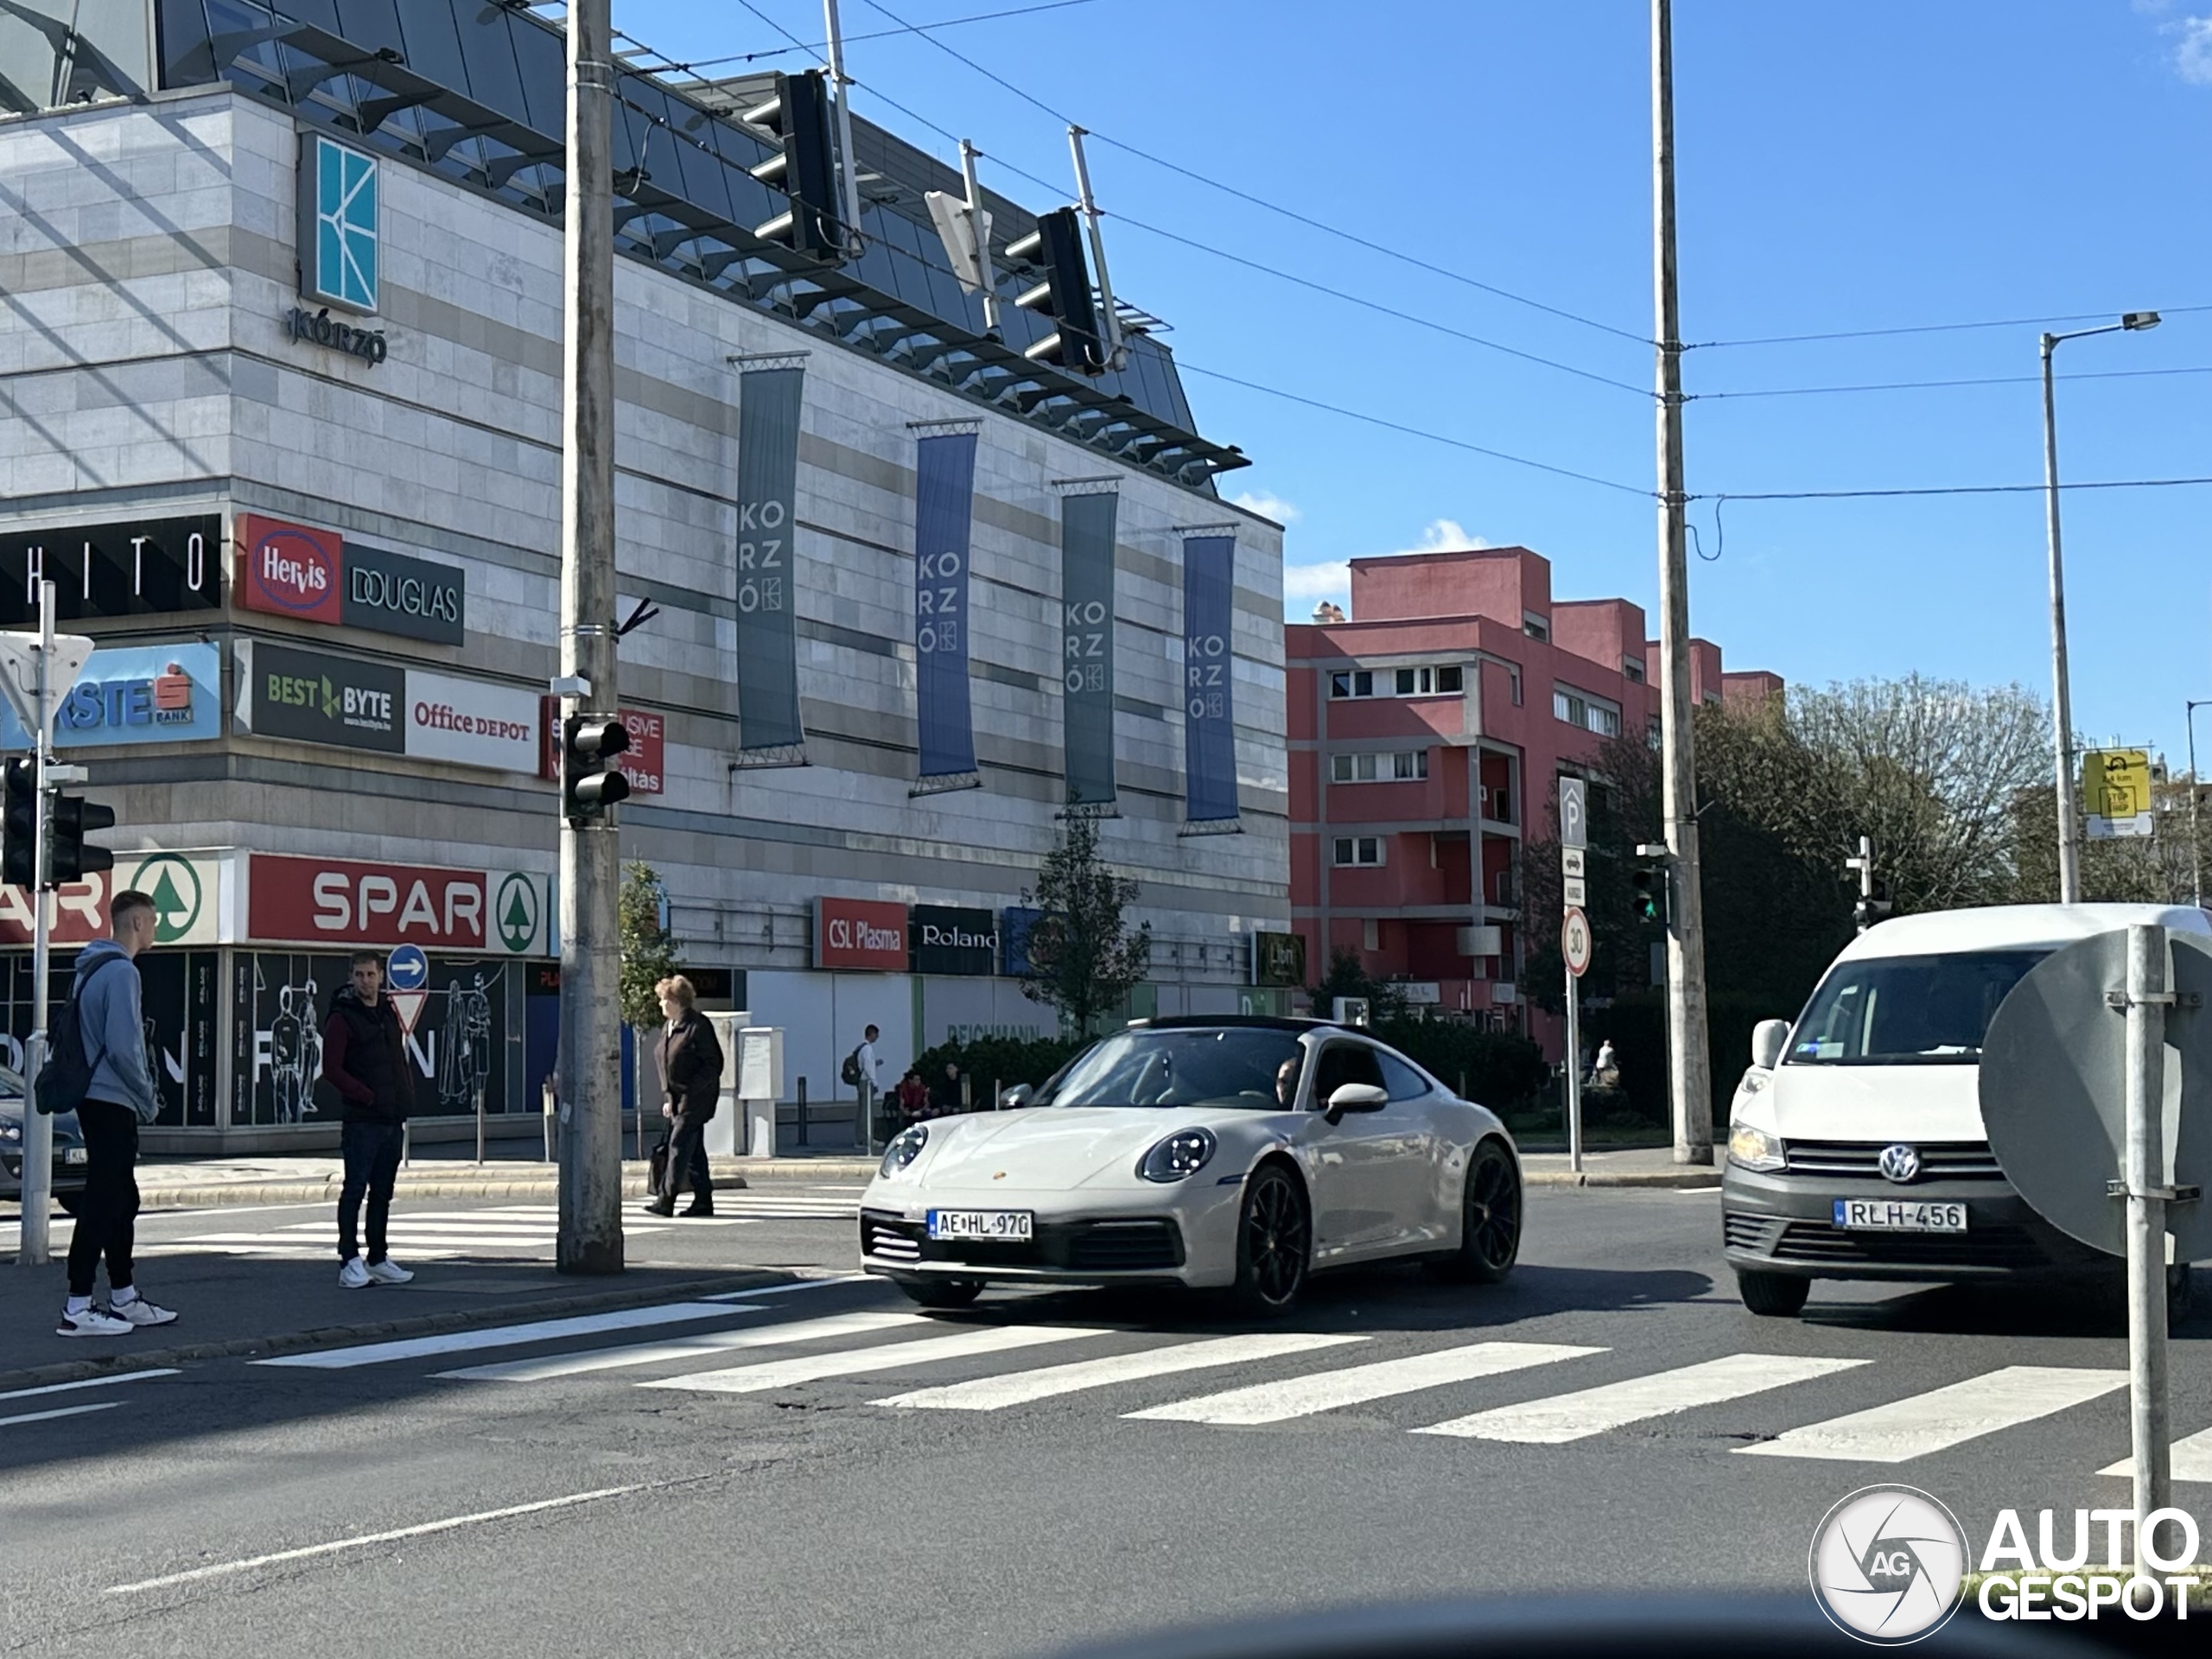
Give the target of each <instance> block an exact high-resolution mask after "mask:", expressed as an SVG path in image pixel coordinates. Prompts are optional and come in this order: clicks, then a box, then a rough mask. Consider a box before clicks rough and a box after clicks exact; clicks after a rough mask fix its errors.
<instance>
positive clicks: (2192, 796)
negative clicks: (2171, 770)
mask: <svg viewBox="0 0 2212 1659" xmlns="http://www.w3.org/2000/svg"><path fill="white" fill-rule="evenodd" d="M2204 706H2205V703H2204V702H2203V701H2202V700H2199V701H2196V702H2191V703H2190V705H2189V706H2188V707H2187V708H2186V709H2183V720H2184V721H2185V722H2186V724H2187V725H2188V727H2189V902H2190V904H2192V905H2195V906H2196V907H2197V908H2198V909H2199V910H2202V909H2203V908H2204V835H2203V829H2202V811H2201V808H2202V804H2203V797H2204V790H2203V788H2202V782H2201V780H2200V779H2198V778H2197V775H2196V711H2197V710H2198V709H2202V708H2203V707H2204Z"/></svg>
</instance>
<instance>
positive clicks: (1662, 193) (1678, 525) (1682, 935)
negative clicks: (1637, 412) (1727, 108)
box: [1651, 0, 1713, 1164]
mask: <svg viewBox="0 0 2212 1659" xmlns="http://www.w3.org/2000/svg"><path fill="white" fill-rule="evenodd" d="M1671 13H1672V7H1671V6H1670V4H1669V0H1651V162H1652V233H1653V247H1652V256H1653V257H1652V264H1653V276H1654V279H1655V283H1656V295H1655V299H1656V309H1657V321H1658V325H1659V327H1658V337H1657V342H1656V343H1657V346H1658V355H1659V683H1660V686H1661V688H1662V689H1661V693H1660V704H1659V739H1660V751H1661V760H1662V773H1663V781H1662V789H1663V794H1662V812H1663V815H1664V820H1665V829H1666V838H1667V850H1668V852H1669V855H1670V857H1669V862H1668V867H1667V874H1668V879H1669V882H1670V883H1671V885H1672V895H1671V896H1672V899H1673V903H1672V905H1671V906H1670V907H1669V911H1670V914H1669V927H1668V930H1667V1043H1668V1057H1667V1058H1668V1066H1667V1069H1668V1078H1667V1084H1668V1093H1669V1096H1671V1097H1672V1100H1673V1103H1674V1116H1675V1162H1676V1163H1678V1164H1709V1163H1711V1162H1712V1161H1713V1085H1712V1080H1711V1071H1712V1065H1713V1060H1712V1056H1711V1054H1710V1053H1709V1052H1708V1051H1707V1044H1706V1017H1705V906H1704V901H1703V899H1702V898H1701V897H1700V893H1699V887H1698V851H1697V763H1696V754H1695V750H1694V737H1693V734H1692V733H1691V729H1690V722H1691V719H1692V716H1693V715H1694V712H1695V705H1694V702H1693V701H1692V699H1691V696H1690V592H1689V565H1688V545H1687V543H1688V533H1687V508H1688V503H1687V500H1686V499H1685V497H1684V495H1683V491H1682V341H1681V311H1680V308H1679V305H1678V303H1677V301H1676V296H1675V51H1674V40H1673V22H1672V16H1671Z"/></svg>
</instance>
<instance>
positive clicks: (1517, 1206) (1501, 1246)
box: [1440, 1141, 1521, 1285]
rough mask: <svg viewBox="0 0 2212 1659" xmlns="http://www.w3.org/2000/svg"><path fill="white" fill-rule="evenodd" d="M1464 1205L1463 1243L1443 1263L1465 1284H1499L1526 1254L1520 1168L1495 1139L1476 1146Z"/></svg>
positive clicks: (1449, 1274) (1446, 1272)
mask: <svg viewBox="0 0 2212 1659" xmlns="http://www.w3.org/2000/svg"><path fill="white" fill-rule="evenodd" d="M1460 1204H1461V1215H1460V1221H1459V1249H1457V1250H1455V1251H1453V1252H1452V1254H1451V1255H1448V1256H1446V1257H1445V1258H1444V1260H1443V1262H1441V1263H1440V1266H1441V1268H1442V1269H1443V1271H1444V1273H1445V1274H1446V1276H1447V1277H1449V1278H1452V1279H1457V1280H1459V1281H1462V1282H1463V1283H1466V1284H1475V1285H1494V1284H1496V1283H1497V1282H1498V1281H1499V1280H1501V1279H1503V1278H1504V1277H1505V1275H1506V1274H1509V1273H1510V1272H1512V1271H1513V1264H1514V1262H1516V1261H1517V1260H1518V1259H1519V1257H1520V1255H1521V1172H1520V1170H1519V1169H1518V1168H1517V1167H1516V1166H1515V1164H1514V1162H1513V1155H1512V1154H1510V1153H1509V1152H1507V1151H1506V1149H1505V1148H1504V1147H1502V1146H1500V1145H1498V1143H1497V1141H1484V1142H1483V1143H1482V1144H1481V1145H1480V1146H1478V1147H1476V1148H1475V1155H1474V1156H1473V1157H1472V1158H1471V1159H1469V1160H1467V1181H1466V1185H1465V1189H1464V1191H1463V1194H1462V1197H1461V1199H1460Z"/></svg>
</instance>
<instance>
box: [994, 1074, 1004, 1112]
mask: <svg viewBox="0 0 2212 1659" xmlns="http://www.w3.org/2000/svg"><path fill="white" fill-rule="evenodd" d="M1005 1093H1006V1084H1004V1083H1002V1082H1001V1081H1000V1079H998V1078H996V1077H993V1078H992V1079H991V1109H992V1110H993V1111H996V1110H998V1109H999V1098H1000V1096H1002V1095H1004V1094H1005Z"/></svg>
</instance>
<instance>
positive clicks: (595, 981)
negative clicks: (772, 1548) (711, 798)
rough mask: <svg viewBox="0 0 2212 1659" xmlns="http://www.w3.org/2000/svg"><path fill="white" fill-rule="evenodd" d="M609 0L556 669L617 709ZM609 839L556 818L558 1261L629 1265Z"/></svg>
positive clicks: (594, 131)
mask: <svg viewBox="0 0 2212 1659" xmlns="http://www.w3.org/2000/svg"><path fill="white" fill-rule="evenodd" d="M612 12H613V4H612V0H570V3H569V35H568V49H569V130H568V144H569V149H568V181H567V182H568V192H567V194H568V201H567V208H566V211H565V213H563V216H562V217H563V226H562V253H563V270H562V275H563V284H562V286H563V297H564V308H565V323H566V327H565V329H564V332H563V339H562V354H561V439H562V447H561V677H560V678H559V679H557V680H556V681H555V682H554V690H556V692H558V693H559V694H560V696H561V710H562V714H563V716H564V718H565V717H566V716H569V715H580V714H581V713H582V712H583V711H585V710H588V709H614V708H615V707H616V706H617V699H616V692H615V683H614V200H613V182H614V181H613V174H612V173H611V172H610V171H609V168H611V167H612V165H613V151H612V148H611V146H610V144H609V143H608V136H609V127H610V124H611V121H612V118H613V101H614V100H613V94H614V61H613V16H612ZM617 850H618V841H617V836H616V831H615V829H614V824H613V820H612V819H611V818H610V817H607V816H605V815H603V814H602V815H601V816H599V817H589V818H584V819H581V820H579V819H577V818H574V817H567V816H564V817H563V819H562V823H561V1039H560V1055H559V1063H558V1065H557V1068H556V1086H557V1089H558V1090H559V1096H560V1098H559V1104H558V1112H559V1116H560V1117H561V1219H560V1236H559V1243H558V1247H557V1251H556V1262H557V1265H558V1266H559V1268H560V1270H561V1271H562V1272H563V1273H594V1274H597V1273H620V1272H621V1271H622V1033H621V1027H620V1024H619V1023H618V1022H619V1020H620V1012H619V1008H618V1004H619V1001H620V977H621V957H620V947H619V944H618V942H617V940H618V935H617V931H616V919H615V893H616V867H617V863H618V859H617Z"/></svg>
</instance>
